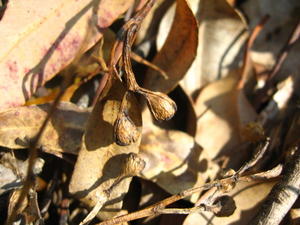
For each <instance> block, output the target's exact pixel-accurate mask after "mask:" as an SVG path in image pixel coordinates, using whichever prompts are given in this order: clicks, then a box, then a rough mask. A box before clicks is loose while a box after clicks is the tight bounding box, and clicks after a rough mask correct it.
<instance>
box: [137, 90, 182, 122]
mask: <svg viewBox="0 0 300 225" xmlns="http://www.w3.org/2000/svg"><path fill="white" fill-rule="evenodd" d="M141 94H143V95H144V96H145V97H146V99H147V103H148V106H149V108H150V111H151V113H152V114H153V116H154V118H155V119H156V120H169V119H171V118H172V117H173V116H174V114H175V112H176V110H177V107H176V103H175V102H174V101H173V100H172V99H170V98H169V97H168V96H167V95H165V94H163V93H161V92H152V91H147V92H143V91H142V92H141Z"/></svg>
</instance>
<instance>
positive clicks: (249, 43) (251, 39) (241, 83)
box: [238, 15, 270, 89]
mask: <svg viewBox="0 0 300 225" xmlns="http://www.w3.org/2000/svg"><path fill="white" fill-rule="evenodd" d="M269 18H270V16H269V15H266V16H264V17H263V18H262V19H261V21H260V22H259V23H258V24H257V25H256V26H255V27H254V29H253V30H252V32H251V34H250V36H249V38H248V40H247V43H246V50H245V53H244V60H243V61H244V63H243V68H242V72H241V78H240V81H239V83H238V89H242V88H243V87H244V85H245V82H246V78H247V74H248V72H249V70H250V66H251V57H250V50H251V48H252V46H253V43H254V41H255V40H256V37H257V36H258V35H259V33H260V32H261V31H262V29H263V28H264V25H265V24H266V22H267V21H268V20H269Z"/></svg>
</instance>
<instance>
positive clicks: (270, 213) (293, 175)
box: [251, 148, 300, 225]
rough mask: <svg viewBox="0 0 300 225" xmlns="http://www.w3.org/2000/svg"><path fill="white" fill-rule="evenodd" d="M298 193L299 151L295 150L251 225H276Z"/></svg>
mask: <svg viewBox="0 0 300 225" xmlns="http://www.w3.org/2000/svg"><path fill="white" fill-rule="evenodd" d="M299 192H300V150H299V149H298V148H297V149H296V152H295V153H294V155H293V157H292V159H291V160H290V161H289V162H288V163H287V164H286V166H285V169H284V173H283V176H282V180H281V181H280V182H279V183H277V184H276V185H275V186H274V187H273V189H272V191H271V193H270V194H269V196H268V198H267V200H266V201H265V203H264V204H263V205H262V207H261V210H260V211H259V213H258V214H257V215H256V216H255V218H254V219H253V220H251V225H278V224H279V223H280V222H281V220H282V219H283V218H284V216H285V215H286V214H287V212H288V211H289V210H290V209H291V207H292V206H293V204H294V202H295V201H296V200H297V198H298V196H299Z"/></svg>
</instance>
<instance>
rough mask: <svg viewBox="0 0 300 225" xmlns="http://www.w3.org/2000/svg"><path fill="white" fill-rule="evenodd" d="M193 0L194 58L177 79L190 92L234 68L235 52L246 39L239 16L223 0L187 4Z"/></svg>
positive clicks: (237, 60)
mask: <svg viewBox="0 0 300 225" xmlns="http://www.w3.org/2000/svg"><path fill="white" fill-rule="evenodd" d="M195 2H199V3H198V6H199V8H198V10H197V20H198V21H199V45H198V49H197V57H196V59H195V60H194V62H193V64H192V66H191V68H190V69H189V71H188V72H187V74H186V76H185V78H184V80H183V81H182V82H181V84H182V85H183V88H184V89H185V90H186V91H187V92H188V93H190V94H191V93H193V92H194V91H195V90H198V89H199V88H201V87H202V86H203V85H205V84H207V83H208V82H211V81H214V80H216V79H218V78H221V77H224V76H226V74H227V73H228V71H229V70H230V69H232V68H236V67H237V66H238V63H239V61H240V60H239V59H241V57H240V55H238V53H239V52H240V50H241V47H242V45H243V43H244V41H245V39H246V38H247V32H243V31H245V29H246V28H247V26H246V25H245V23H244V22H243V18H242V17H241V16H240V14H239V13H238V12H237V11H235V10H234V9H233V8H232V7H231V6H230V5H229V4H228V2H226V0H213V1H212V0H203V1H198V0H191V4H196V3H195ZM239 57H240V58H239Z"/></svg>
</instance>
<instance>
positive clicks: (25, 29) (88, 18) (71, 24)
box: [0, 0, 132, 109]
mask: <svg viewBox="0 0 300 225" xmlns="http://www.w3.org/2000/svg"><path fill="white" fill-rule="evenodd" d="M131 3H132V1H127V0H114V1H111V0H101V1H99V0H80V1H74V0H53V1H39V0H28V1H19V0H11V1H9V2H8V5H7V8H6V10H5V13H4V16H3V18H2V19H1V21H0V39H1V48H0V83H1V84H0V96H1V98H0V109H4V108H9V107H14V106H18V105H21V104H23V103H24V102H25V100H26V99H27V98H28V97H30V96H31V95H32V93H34V92H35V90H36V89H37V87H38V86H40V85H42V84H43V83H44V82H45V81H47V80H49V79H51V78H52V77H53V76H54V75H55V74H56V73H58V72H59V71H60V70H62V69H63V68H64V67H65V66H67V65H68V64H69V63H70V62H71V61H72V60H73V59H74V58H75V56H76V55H77V53H78V51H79V50H80V51H84V50H86V49H88V48H89V47H91V46H92V45H93V44H94V43H95V42H96V41H97V40H98V39H99V38H101V37H102V33H101V32H99V31H97V29H95V26H96V25H97V26H98V28H106V27H108V26H109V25H110V24H111V23H112V22H113V21H114V20H115V19H116V18H117V17H118V16H119V15H120V14H121V13H123V12H124V11H125V10H126V9H127V8H128V7H129V6H130V5H131Z"/></svg>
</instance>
